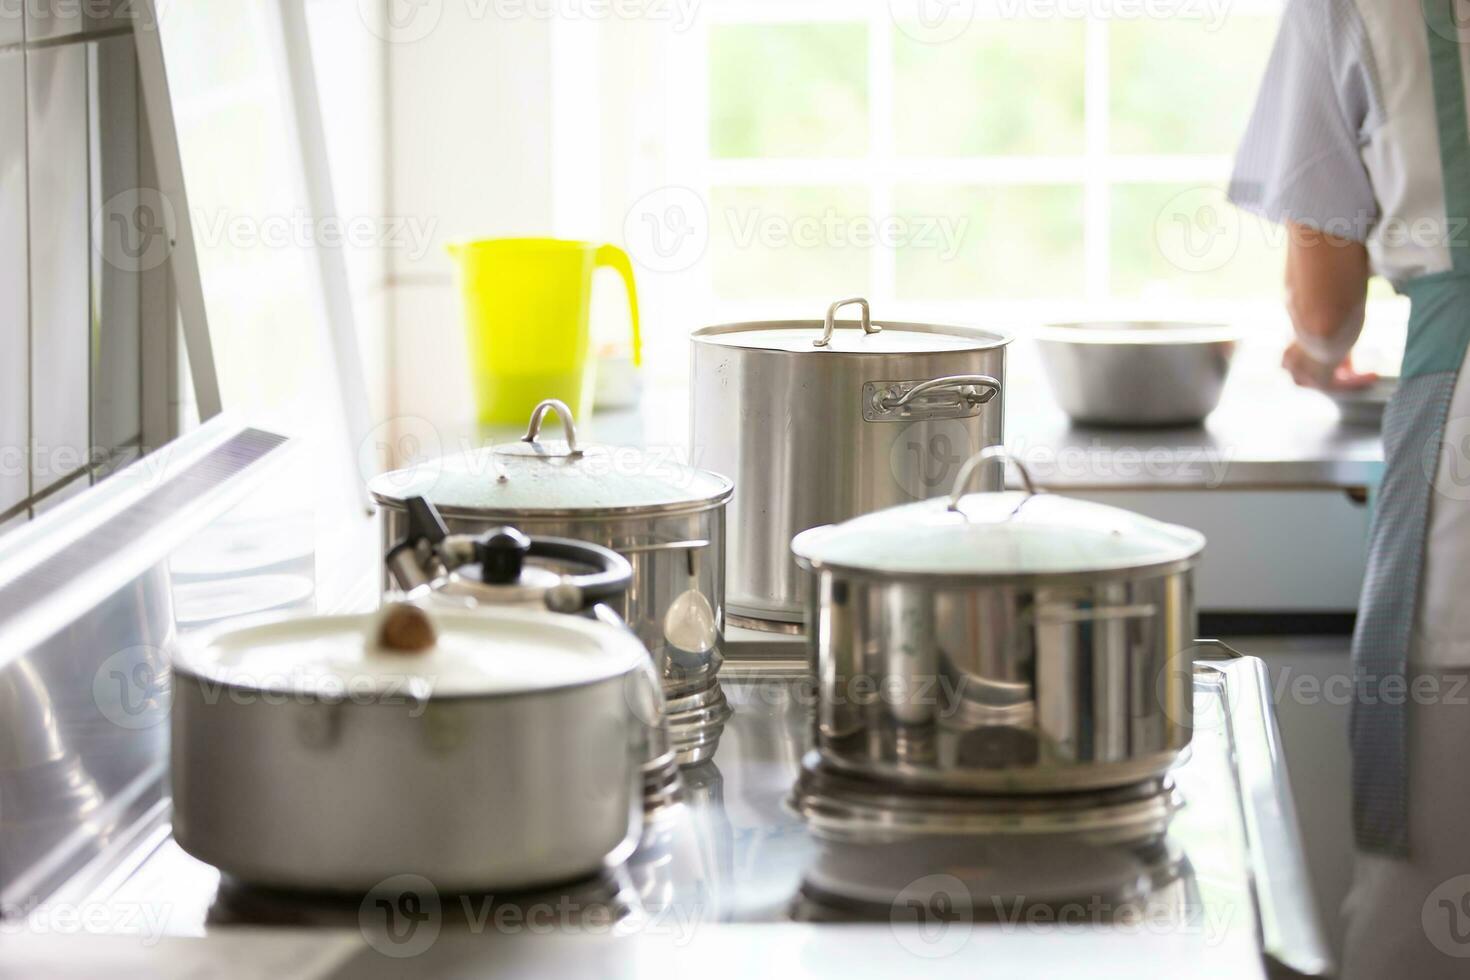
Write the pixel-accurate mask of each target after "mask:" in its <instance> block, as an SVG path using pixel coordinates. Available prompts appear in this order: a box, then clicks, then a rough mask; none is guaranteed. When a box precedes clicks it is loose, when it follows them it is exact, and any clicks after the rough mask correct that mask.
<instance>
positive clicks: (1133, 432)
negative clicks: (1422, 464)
mask: <svg viewBox="0 0 1470 980" xmlns="http://www.w3.org/2000/svg"><path fill="white" fill-rule="evenodd" d="M1006 444H1007V446H1008V447H1009V448H1010V450H1011V452H1012V453H1013V454H1015V455H1016V456H1017V457H1018V458H1019V459H1021V460H1022V461H1024V462H1025V463H1026V465H1027V466H1028V467H1029V468H1030V470H1031V472H1032V475H1033V476H1034V477H1035V478H1036V480H1037V482H1038V483H1040V484H1042V485H1043V486H1046V487H1047V488H1049V489H1058V490H1060V489H1066V490H1072V491H1078V490H1136V489H1151V490H1158V489H1188V490H1214V489H1219V488H1231V489H1266V490H1295V489H1314V490H1325V489H1333V490H1335V489H1342V490H1349V489H1364V488H1367V487H1371V486H1374V485H1376V484H1377V482H1378V479H1379V476H1380V474H1381V472H1382V469H1383V443H1382V439H1381V438H1380V436H1379V433H1378V431H1377V430H1376V429H1371V428H1361V427H1353V426H1345V425H1342V424H1341V423H1340V422H1339V421H1338V417H1337V408H1336V407H1335V406H1334V405H1333V404H1332V403H1331V402H1330V401H1329V400H1328V399H1327V398H1325V397H1324V396H1322V395H1320V394H1318V393H1316V392H1312V391H1305V390H1302V389H1299V388H1296V387H1294V386H1293V385H1291V384H1290V382H1289V381H1287V380H1286V379H1285V377H1284V376H1282V375H1280V372H1276V373H1274V374H1269V375H1262V374H1260V373H1258V372H1248V371H1242V372H1241V373H1239V374H1236V375H1234V376H1232V377H1231V379H1230V381H1229V383H1228V384H1227V385H1226V388H1225V394H1224V397H1223V398H1222V399H1221V401H1220V406H1219V407H1218V408H1217V409H1216V410H1215V411H1214V412H1213V413H1212V414H1211V415H1210V417H1209V418H1207V419H1206V420H1205V422H1204V424H1203V425H1201V426H1194V427H1188V428H1178V429H1127V428H1118V427H1112V428H1102V427H1099V428H1093V427H1086V426H1074V425H1072V424H1071V422H1070V420H1069V419H1068V418H1067V416H1066V415H1064V414H1063V413H1062V411H1061V410H1060V409H1059V408H1057V407H1056V404H1055V403H1054V402H1053V401H1052V399H1051V397H1050V394H1049V393H1048V392H1047V391H1046V389H1045V388H1044V386H1038V385H1031V386H1024V385H1016V386H1015V387H1014V388H1013V389H1012V392H1011V399H1010V401H1008V402H1007V403H1006Z"/></svg>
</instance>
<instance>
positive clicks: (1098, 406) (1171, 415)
mask: <svg viewBox="0 0 1470 980" xmlns="http://www.w3.org/2000/svg"><path fill="white" fill-rule="evenodd" d="M1237 339H1238V337H1237V334H1236V332H1235V331H1234V330H1232V329H1230V328H1229V327H1226V326H1223V325H1221V324H1205V323H1163V322H1129V323H1070V324H1056V325H1052V326H1048V327H1044V328H1042V329H1041V330H1040V331H1038V332H1037V335H1036V344H1037V346H1038V347H1039V348H1040V350H1041V361H1042V364H1043V365H1045V368H1046V376H1047V379H1048V380H1049V381H1050V383H1051V390H1052V395H1053V396H1054V397H1055V398H1056V400H1057V404H1058V405H1060V406H1061V407H1062V410H1063V411H1064V412H1066V413H1067V414H1068V415H1069V416H1071V418H1072V420H1073V421H1075V422H1081V423H1083V424H1086V425H1137V426H1167V425H1196V424H1198V423H1199V422H1201V421H1203V420H1204V418H1205V416H1207V415H1209V414H1210V413H1211V412H1213V411H1214V410H1215V406H1216V405H1218V404H1219V403H1220V395H1221V393H1222V392H1223V391H1224V390H1225V377H1226V375H1227V374H1229V372H1230V361H1231V358H1232V357H1233V356H1234V354H1235V345H1236V341H1237Z"/></svg>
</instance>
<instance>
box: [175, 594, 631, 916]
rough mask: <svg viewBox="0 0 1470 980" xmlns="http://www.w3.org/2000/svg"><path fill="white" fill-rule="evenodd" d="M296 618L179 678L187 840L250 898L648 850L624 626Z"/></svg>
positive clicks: (436, 879) (505, 617)
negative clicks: (634, 843)
mask: <svg viewBox="0 0 1470 980" xmlns="http://www.w3.org/2000/svg"><path fill="white" fill-rule="evenodd" d="M386 613H387V615H385V616H384V617H382V618H378V617H373V616H341V617H322V618H306V619H295V620H282V621H279V622H273V623H266V624H259V625H255V626H250V627H245V628H241V629H238V630H235V631H232V632H228V633H224V634H221V635H219V636H217V637H215V638H214V639H213V640H211V641H208V642H203V643H200V644H198V645H195V646H191V647H189V648H186V649H184V650H182V651H180V652H179V653H178V655H177V656H176V658H175V661H174V666H173V675H174V692H173V708H172V711H173V719H172V720H173V735H172V737H173V761H172V777H173V797H174V835H175V837H176V838H177V840H178V842H179V844H180V845H181V846H182V847H183V848H184V849H185V850H186V851H188V852H189V853H190V854H193V855H194V856H195V857H197V858H199V859H200V860H203V861H206V862H208V863H209V864H212V865H214V866H215V867H217V868H219V869H220V870H221V871H223V872H225V873H227V874H229V875H232V876H234V877H236V878H238V879H240V880H242V881H246V882H249V883H252V884H257V885H265V886H271V887H279V888H299V889H313V890H319V889H325V890H340V891H364V890H370V889H371V888H373V887H374V886H375V885H377V884H378V883H380V882H381V881H382V880H383V879H385V878H387V877H390V876H392V875H396V874H403V873H410V872H411V873H414V874H420V875H423V876H425V877H427V878H428V879H429V880H430V881H432V882H433V883H434V885H435V887H436V888H439V889H441V890H450V891H457V890H485V889H492V888H521V887H527V886H531V885H537V884H544V883H550V882H555V881H565V880H570V879H574V878H578V877H582V876H586V875H589V874H592V873H594V872H596V871H597V870H598V869H599V868H600V867H601V866H602V865H603V862H604V861H606V860H608V859H609V858H610V856H616V855H617V854H619V853H620V852H621V851H622V850H624V849H626V848H627V846H628V843H629V842H630V841H631V840H633V839H636V834H637V830H638V827H639V824H640V820H641V812H642V800H641V794H640V792H639V791H638V786H639V765H640V763H641V762H642V759H643V757H644V755H645V754H646V752H647V748H646V739H647V737H648V735H647V733H648V727H647V725H646V723H645V719H644V717H643V715H644V714H645V712H646V710H647V708H648V705H647V703H645V702H646V701H647V697H648V695H649V694H651V693H652V692H653V691H655V690H656V681H655V680H654V678H653V674H652V670H651V668H650V667H649V665H648V655H647V653H646V652H645V651H644V650H643V648H642V646H641V645H640V644H639V643H638V642H637V641H636V640H635V639H634V638H633V637H632V636H631V635H630V634H629V633H628V632H627V631H626V630H622V629H616V628H613V627H610V626H605V625H603V624H600V623H597V622H593V621H591V620H587V619H582V618H579V617H573V616H563V615H556V614H552V613H545V612H539V613H532V612H524V611H521V610H501V611H498V612H495V613H490V612H478V613H440V614H434V615H432V617H430V616H428V615H427V614H425V613H424V612H422V611H421V610H418V609H416V608H414V607H408V606H401V605H400V606H392V607H389V608H388V609H387V610H386Z"/></svg>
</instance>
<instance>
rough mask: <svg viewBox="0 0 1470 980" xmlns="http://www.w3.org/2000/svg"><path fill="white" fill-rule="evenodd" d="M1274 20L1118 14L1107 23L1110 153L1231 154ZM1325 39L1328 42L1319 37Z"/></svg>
mask: <svg viewBox="0 0 1470 980" xmlns="http://www.w3.org/2000/svg"><path fill="white" fill-rule="evenodd" d="M1276 23H1277V21H1276V18H1274V17H1250V16H1244V15H1239V14H1237V15H1233V16H1230V17H1228V18H1227V19H1225V20H1223V21H1222V22H1221V23H1219V24H1217V25H1215V24H1212V22H1211V21H1209V20H1178V19H1175V20H1119V21H1114V22H1112V23H1111V24H1110V25H1109V27H1108V31H1109V52H1110V71H1111V73H1112V93H1111V112H1112V115H1111V129H1112V132H1111V143H1110V146H1109V149H1111V150H1112V151H1113V152H1114V153H1233V152H1234V150H1235V145H1236V143H1237V142H1238V141H1239V139H1240V135H1241V133H1242V132H1243V131H1244V130H1245V122H1246V118H1247V117H1248V116H1249V114H1250V110H1251V106H1252V105H1254V104H1255V97H1256V86H1257V85H1258V83H1259V82H1260V78H1261V72H1262V70H1263V69H1264V68H1265V64H1266V57H1267V56H1268V55H1269V54H1270V53H1271V45H1272V43H1273V40H1274V38H1275V35H1276ZM1324 43H1325V42H1324Z"/></svg>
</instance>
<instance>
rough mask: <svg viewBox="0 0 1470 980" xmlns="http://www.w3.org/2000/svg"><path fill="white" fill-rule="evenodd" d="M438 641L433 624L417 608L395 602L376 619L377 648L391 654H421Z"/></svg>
mask: <svg viewBox="0 0 1470 980" xmlns="http://www.w3.org/2000/svg"><path fill="white" fill-rule="evenodd" d="M437 641H438V637H437V636H435V634H434V623H433V622H432V621H431V620H430V619H429V616H428V614H427V613H425V612H424V611H423V610H422V609H420V608H419V607H418V606H412V605H409V604H408V603H406V602H395V603H394V604H393V605H391V606H389V607H387V608H386V609H384V610H383V614H382V616H381V617H379V619H378V646H379V647H381V648H382V649H384V650H389V651H391V652H393V653H423V652H424V651H425V650H428V649H429V648H430V647H432V646H433V645H434V644H435V643H436V642H437Z"/></svg>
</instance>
